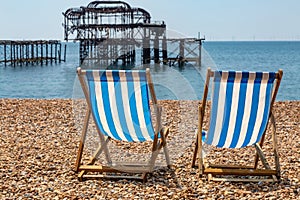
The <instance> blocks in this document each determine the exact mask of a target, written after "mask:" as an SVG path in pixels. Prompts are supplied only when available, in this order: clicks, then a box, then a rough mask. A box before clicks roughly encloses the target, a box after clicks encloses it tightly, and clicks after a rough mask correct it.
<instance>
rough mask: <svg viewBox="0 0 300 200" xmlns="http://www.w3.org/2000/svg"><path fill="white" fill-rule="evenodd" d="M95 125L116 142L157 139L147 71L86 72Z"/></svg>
mask: <svg viewBox="0 0 300 200" xmlns="http://www.w3.org/2000/svg"><path fill="white" fill-rule="evenodd" d="M86 78H87V82H88V87H89V99H90V103H91V109H92V114H93V117H94V120H95V123H96V124H97V126H98V127H99V129H100V131H101V132H102V134H104V135H106V136H109V137H111V138H114V139H116V140H122V141H128V142H143V141H149V140H153V139H154V134H155V133H154V129H153V126H152V121H151V112H150V105H149V94H148V85H147V77H146V71H144V70H97V71H96V70H95V71H93V70H86Z"/></svg>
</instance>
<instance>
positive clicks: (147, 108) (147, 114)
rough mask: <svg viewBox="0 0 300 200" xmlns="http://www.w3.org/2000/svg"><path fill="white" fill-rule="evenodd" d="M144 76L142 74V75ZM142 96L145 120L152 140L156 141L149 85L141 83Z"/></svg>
mask: <svg viewBox="0 0 300 200" xmlns="http://www.w3.org/2000/svg"><path fill="white" fill-rule="evenodd" d="M140 75H142V74H140ZM141 84H142V85H141V95H142V104H143V110H144V120H145V124H146V126H147V130H148V134H149V136H150V137H151V139H152V140H153V139H154V130H153V126H152V121H151V112H150V105H149V96H148V85H147V83H146V82H141Z"/></svg>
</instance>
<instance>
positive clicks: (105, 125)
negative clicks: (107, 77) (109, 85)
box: [93, 71, 112, 137]
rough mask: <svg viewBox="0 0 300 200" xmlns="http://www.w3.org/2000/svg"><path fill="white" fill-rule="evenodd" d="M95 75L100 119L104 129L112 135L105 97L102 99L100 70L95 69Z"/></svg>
mask: <svg viewBox="0 0 300 200" xmlns="http://www.w3.org/2000/svg"><path fill="white" fill-rule="evenodd" d="M93 77H94V80H95V95H96V101H97V107H98V113H99V119H100V122H101V124H102V127H103V130H104V131H105V132H106V133H107V134H108V135H109V136H110V137H112V134H111V133H110V129H109V126H108V123H107V119H106V115H105V111H104V106H103V99H102V89H101V85H100V84H99V81H100V76H99V72H97V71H93Z"/></svg>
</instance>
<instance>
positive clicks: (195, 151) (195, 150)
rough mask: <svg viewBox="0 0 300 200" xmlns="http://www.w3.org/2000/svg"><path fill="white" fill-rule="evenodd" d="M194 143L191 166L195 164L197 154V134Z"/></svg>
mask: <svg viewBox="0 0 300 200" xmlns="http://www.w3.org/2000/svg"><path fill="white" fill-rule="evenodd" d="M196 137H197V138H196V144H195V148H194V152H193V160H192V167H195V166H196V159H197V154H198V148H199V147H198V134H197V136H196Z"/></svg>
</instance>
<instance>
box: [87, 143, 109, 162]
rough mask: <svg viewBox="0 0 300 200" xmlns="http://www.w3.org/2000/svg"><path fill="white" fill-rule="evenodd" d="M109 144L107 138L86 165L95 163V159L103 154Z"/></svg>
mask: <svg viewBox="0 0 300 200" xmlns="http://www.w3.org/2000/svg"><path fill="white" fill-rule="evenodd" d="M108 142H109V138H107V139H106V140H105V141H104V143H101V145H100V146H99V147H98V149H97V150H96V151H95V153H94V155H93V157H92V158H91V159H90V161H89V163H88V165H92V164H94V163H95V162H96V159H97V157H98V156H99V155H100V154H101V153H102V152H103V150H104V149H105V147H107V144H108Z"/></svg>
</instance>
